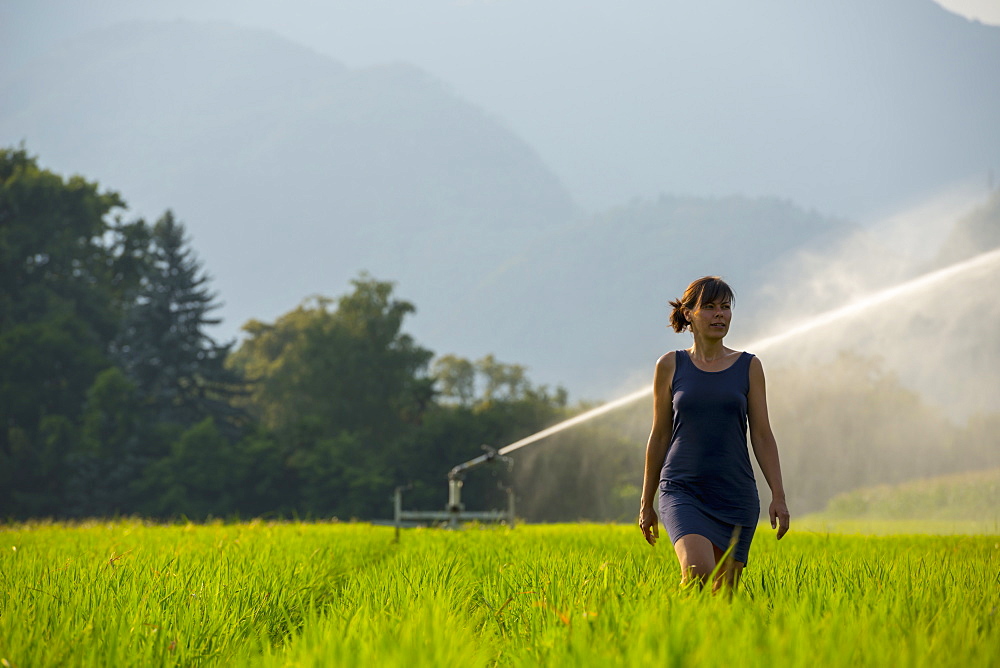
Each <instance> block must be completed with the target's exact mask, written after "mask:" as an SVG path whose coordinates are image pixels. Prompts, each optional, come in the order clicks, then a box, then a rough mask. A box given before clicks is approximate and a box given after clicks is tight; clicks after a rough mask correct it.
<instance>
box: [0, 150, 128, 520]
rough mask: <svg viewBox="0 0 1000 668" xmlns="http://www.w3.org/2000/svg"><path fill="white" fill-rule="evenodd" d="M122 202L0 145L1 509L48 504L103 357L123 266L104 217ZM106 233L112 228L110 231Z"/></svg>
mask: <svg viewBox="0 0 1000 668" xmlns="http://www.w3.org/2000/svg"><path fill="white" fill-rule="evenodd" d="M121 206H122V202H121V200H120V199H119V197H118V196H117V195H115V194H114V193H100V192H99V191H98V187H97V184H94V183H90V182H87V181H85V180H84V179H83V178H80V177H73V178H71V179H68V180H67V179H63V178H62V177H60V176H58V175H56V174H53V173H52V172H49V171H47V170H43V169H40V168H39V167H38V165H37V162H36V160H35V159H34V158H33V157H31V156H29V155H28V154H27V152H26V151H25V150H24V149H17V150H13V149H3V150H0V281H2V284H3V286H4V289H3V291H2V292H0V425H2V427H0V453H2V454H0V458H2V459H3V460H4V463H5V464H6V467H5V468H6V469H7V470H8V471H15V472H16V474H15V475H11V476H10V477H9V479H8V480H7V482H8V483H9V484H6V485H0V514H7V513H10V512H14V511H15V510H16V511H18V512H21V513H27V514H44V513H55V512H58V511H59V510H60V508H61V498H60V494H59V493H58V490H59V489H60V488H61V486H62V484H63V483H64V481H65V473H66V471H65V468H64V467H63V466H62V457H63V455H64V454H65V451H66V450H67V449H70V448H72V447H73V442H74V441H75V440H76V436H75V435H74V434H72V433H71V432H72V431H73V429H74V425H75V424H76V423H77V421H78V420H79V418H80V414H81V410H82V408H83V404H84V398H85V395H86V391H87V389H88V388H89V387H90V386H91V384H92V383H93V380H94V377H95V376H96V374H97V373H99V372H100V371H101V370H102V369H104V368H106V367H107V366H108V365H109V360H108V358H107V354H106V350H107V344H108V342H109V341H110V339H111V337H112V336H113V335H114V331H115V327H116V325H117V315H118V314H117V311H116V308H115V307H116V303H117V302H116V299H117V298H118V297H119V296H120V293H121V290H122V289H123V287H124V284H125V282H127V281H126V278H127V277H126V276H125V274H124V273H122V272H123V270H122V268H121V267H120V266H119V265H118V262H117V260H118V257H117V254H116V249H115V243H114V241H111V242H110V243H109V242H108V241H107V237H108V236H109V234H111V233H113V231H114V230H113V228H112V226H111V225H110V224H109V223H108V222H107V220H106V217H107V216H108V215H109V214H110V213H111V212H112V211H113V210H114V209H116V208H118V207H121ZM112 236H113V234H112Z"/></svg>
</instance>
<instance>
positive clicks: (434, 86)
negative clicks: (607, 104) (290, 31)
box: [0, 21, 575, 333]
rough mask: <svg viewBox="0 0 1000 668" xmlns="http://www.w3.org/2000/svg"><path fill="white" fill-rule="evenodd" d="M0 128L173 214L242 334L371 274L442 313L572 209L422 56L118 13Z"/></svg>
mask: <svg viewBox="0 0 1000 668" xmlns="http://www.w3.org/2000/svg"><path fill="white" fill-rule="evenodd" d="M0 141H2V142H3V143H4V144H7V145H11V144H16V143H18V142H20V141H24V142H25V143H26V146H27V147H28V148H29V150H30V151H32V152H33V153H36V154H38V155H39V156H40V159H41V161H42V163H43V164H45V165H46V166H51V167H52V168H54V169H55V170H56V171H59V172H64V173H65V172H70V173H73V172H79V173H82V174H84V175H86V176H87V178H90V179H97V180H98V181H99V182H101V183H102V184H105V185H106V186H108V187H110V188H112V189H114V190H117V191H119V192H121V193H122V194H123V195H124V196H125V197H126V199H128V201H129V203H130V205H131V206H132V208H133V211H134V212H138V213H141V214H143V215H145V216H146V217H156V216H158V215H159V214H160V213H162V211H163V210H164V209H166V208H168V207H169V208H172V209H173V210H175V211H176V213H177V215H178V216H179V218H180V219H181V220H183V221H184V222H185V223H186V224H187V226H188V228H189V230H190V231H191V232H192V235H193V237H194V242H195V246H196V247H197V248H198V250H199V252H200V254H201V256H202V258H203V259H204V260H205V262H206V264H207V266H208V268H209V270H210V272H211V273H212V274H213V275H214V276H215V285H216V287H217V289H218V290H219V291H220V292H221V294H222V297H223V299H224V300H225V301H226V303H227V306H226V310H225V313H224V314H223V315H224V317H225V318H226V319H227V321H228V322H229V329H228V332H229V333H232V332H235V330H236V327H237V326H238V325H239V324H240V323H242V322H243V321H245V320H246V319H248V318H251V317H257V318H271V317H274V316H277V315H279V314H280V313H282V312H284V311H285V310H288V309H290V308H291V307H293V306H294V305H295V304H296V303H298V301H299V300H301V299H302V298H304V297H306V296H307V295H309V294H311V293H316V292H321V293H325V294H339V293H341V292H343V291H345V290H346V289H347V288H348V285H347V282H348V280H349V279H350V278H351V277H353V276H356V275H357V274H358V272H359V271H361V270H369V271H371V272H372V273H373V274H375V275H377V276H379V277H384V278H392V279H396V280H399V281H400V282H401V284H402V293H403V294H405V295H406V296H408V297H409V298H411V299H413V300H414V301H415V302H416V303H417V304H418V305H420V306H421V308H424V306H425V305H426V307H427V308H428V310H429V311H431V312H432V313H433V311H434V308H435V306H436V304H438V303H441V302H442V301H446V300H447V295H448V293H449V291H451V290H452V289H453V288H454V287H455V286H461V285H462V284H464V283H467V282H473V281H475V280H476V278H477V276H478V275H479V273H480V272H481V271H482V270H483V267H484V266H489V265H490V264H491V263H495V262H499V260H500V258H502V257H503V256H504V255H505V254H506V253H507V252H509V251H510V250H511V249H512V248H514V247H516V246H517V244H518V243H519V242H520V240H521V239H522V238H523V237H525V236H526V235H534V234H536V233H537V232H538V231H540V230H544V229H546V228H549V227H553V226H557V225H562V224H565V223H566V222H567V221H569V220H570V219H571V218H572V217H573V216H574V215H575V211H574V206H573V203H572V202H571V200H570V197H569V196H568V194H567V192H566V190H565V189H564V188H563V187H562V186H561V184H560V183H559V180H558V179H557V178H556V177H555V176H554V175H553V174H552V172H551V171H550V170H548V169H547V168H546V166H545V165H544V164H543V163H542V162H541V161H540V160H539V158H538V156H537V155H536V154H535V153H534V152H533V150H532V149H531V148H530V147H529V146H528V145H527V144H525V143H524V142H523V141H522V140H520V139H519V138H518V137H517V136H516V135H514V134H513V133H512V132H510V131H509V130H507V129H506V128H505V127H504V126H503V124H502V123H500V122H499V121H497V120H496V119H493V118H491V117H490V116H489V115H488V114H486V113H484V112H483V111H481V110H479V109H477V108H475V107H473V106H471V105H469V104H468V103H466V102H464V101H462V100H461V99H459V98H458V97H457V96H455V95H454V94H453V93H452V92H450V91H449V90H448V88H447V87H446V86H445V85H444V84H443V83H441V82H440V81H437V80H436V79H434V78H433V77H431V76H429V75H427V74H426V73H424V72H421V71H419V70H417V69H415V68H413V67H410V66H407V65H400V64H397V65H385V66H379V67H372V68H363V69H350V68H347V67H345V66H343V65H341V64H340V63H337V62H336V61H334V60H333V59H331V58H329V57H327V56H322V55H319V54H317V53H315V52H313V51H311V50H309V49H306V48H303V47H300V46H298V45H296V44H293V43H291V42H289V41H288V40H285V39H282V38H279V37H276V36H274V35H273V34H269V33H265V32H261V31H255V30H248V29H240V28H234V27H231V26H227V25H222V24H202V23H191V22H183V21H177V22H169V23H138V24H129V25H121V26H118V27H115V28H112V29H106V30H100V31H96V32H92V33H88V34H86V35H83V36H81V37H79V38H77V39H74V40H72V41H70V42H67V43H65V44H64V45H63V46H62V47H60V48H59V49H56V50H54V51H52V52H51V53H49V54H47V55H46V56H45V57H44V58H42V59H40V60H38V61H36V62H35V63H33V64H32V65H31V66H30V67H28V68H26V69H25V70H23V71H22V72H21V73H20V74H19V75H18V76H16V77H13V78H12V79H10V80H9V81H8V83H7V84H6V85H5V87H4V89H3V91H2V94H0Z"/></svg>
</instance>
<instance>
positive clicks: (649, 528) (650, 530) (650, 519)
mask: <svg viewBox="0 0 1000 668" xmlns="http://www.w3.org/2000/svg"><path fill="white" fill-rule="evenodd" d="M639 528H640V529H641V530H642V535H643V536H645V538H646V542H647V543H649V544H650V545H656V539H657V538H659V537H660V524H659V520H658V519H657V517H656V512H655V511H654V510H653V509H652V508H648V507H646V506H643V507H642V508H641V509H640V510H639Z"/></svg>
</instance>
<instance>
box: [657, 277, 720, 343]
mask: <svg viewBox="0 0 1000 668" xmlns="http://www.w3.org/2000/svg"><path fill="white" fill-rule="evenodd" d="M735 298H736V295H734V294H733V289H732V288H731V287H729V284H728V283H726V282H725V281H724V280H722V279H721V278H719V277H718V276H702V277H701V278H699V279H698V280H696V281H692V282H691V285H689V286H688V287H687V290H685V291H684V296H683V297H681V298H680V299H675V300H673V301H671V302H670V305H671V306H673V307H674V310H673V311H671V312H670V326H671V327H673V328H674V331H675V332H677V333H680V332H683V331H684V330H685V329H687V328H688V327H690V326H691V323H690V322H689V321H688V319H687V318H685V317H684V309H686V308H688V309H691V310H692V311H697V310H698V307H699V306H701V305H702V304H708V303H709V302H714V303H716V304H719V303H722V302H729V303H732V302H733V301H734V300H735Z"/></svg>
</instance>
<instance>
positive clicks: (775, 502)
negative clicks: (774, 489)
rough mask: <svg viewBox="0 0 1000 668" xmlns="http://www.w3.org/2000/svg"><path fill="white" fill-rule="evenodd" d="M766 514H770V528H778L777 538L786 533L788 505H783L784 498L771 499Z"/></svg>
mask: <svg viewBox="0 0 1000 668" xmlns="http://www.w3.org/2000/svg"><path fill="white" fill-rule="evenodd" d="M767 512H768V514H769V515H770V516H771V528H772V529H774V528H775V527H777V529H778V540H781V537H782V536H784V535H785V534H786V533H788V517H789V516H788V506H786V505H785V500H784V499H772V500H771V507H770V508H769V509H768V511H767Z"/></svg>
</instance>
